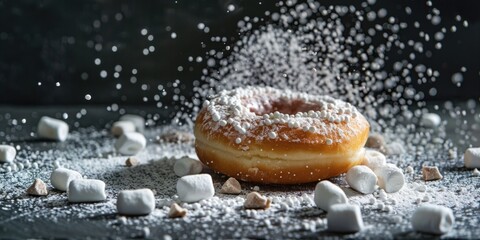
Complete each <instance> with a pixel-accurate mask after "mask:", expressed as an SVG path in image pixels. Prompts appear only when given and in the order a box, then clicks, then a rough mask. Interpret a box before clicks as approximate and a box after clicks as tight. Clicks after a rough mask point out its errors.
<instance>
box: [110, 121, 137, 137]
mask: <svg viewBox="0 0 480 240" xmlns="http://www.w3.org/2000/svg"><path fill="white" fill-rule="evenodd" d="M110 132H111V133H112V135H113V136H114V137H120V136H122V135H123V134H124V133H126V132H135V125H133V123H132V122H130V121H117V122H114V123H113V125H112V128H111V129H110Z"/></svg>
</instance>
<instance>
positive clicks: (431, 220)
mask: <svg viewBox="0 0 480 240" xmlns="http://www.w3.org/2000/svg"><path fill="white" fill-rule="evenodd" d="M411 221H412V227H413V229H415V230H416V231H419V232H425V233H433V234H444V233H447V232H448V231H450V230H451V229H452V227H453V225H454V224H455V217H454V216H453V212H452V209H450V208H447V207H443V206H438V205H433V204H424V205H422V206H420V207H418V208H417V209H416V210H415V212H414V213H413V216H412V220H411Z"/></svg>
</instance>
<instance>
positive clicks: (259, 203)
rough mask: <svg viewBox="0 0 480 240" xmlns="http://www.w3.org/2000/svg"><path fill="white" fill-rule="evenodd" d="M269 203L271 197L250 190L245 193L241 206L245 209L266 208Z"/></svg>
mask: <svg viewBox="0 0 480 240" xmlns="http://www.w3.org/2000/svg"><path fill="white" fill-rule="evenodd" d="M271 203H272V200H271V199H269V198H267V197H264V196H262V195H260V193H258V192H251V193H249V194H247V198H246V199H245V202H244V203H243V207H244V208H245V209H267V208H269V207H270V204H271Z"/></svg>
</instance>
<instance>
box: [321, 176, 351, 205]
mask: <svg viewBox="0 0 480 240" xmlns="http://www.w3.org/2000/svg"><path fill="white" fill-rule="evenodd" d="M313 200H314V201H315V204H316V205H317V207H319V208H321V209H323V210H325V211H327V212H328V211H330V207H331V206H332V205H334V204H337V203H347V202H348V199H347V196H346V195H345V193H344V192H343V190H342V189H341V188H340V187H338V186H337V185H335V184H333V183H331V182H330V181H327V180H324V181H321V182H319V183H318V184H317V186H316V187H315V193H314V196H313Z"/></svg>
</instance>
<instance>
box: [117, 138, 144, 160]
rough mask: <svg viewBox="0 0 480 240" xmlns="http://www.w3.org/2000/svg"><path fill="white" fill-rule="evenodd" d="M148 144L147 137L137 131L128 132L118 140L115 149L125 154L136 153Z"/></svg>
mask: <svg viewBox="0 0 480 240" xmlns="http://www.w3.org/2000/svg"><path fill="white" fill-rule="evenodd" d="M146 145H147V139H145V137H144V136H143V135H142V134H141V133H137V132H126V133H124V134H123V135H122V136H121V137H120V138H119V139H118V140H117V141H116V142H115V149H117V152H119V153H121V154H124V155H135V154H137V153H139V152H140V151H142V149H144V148H145V146H146Z"/></svg>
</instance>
